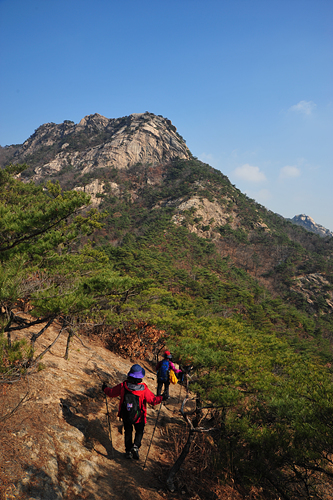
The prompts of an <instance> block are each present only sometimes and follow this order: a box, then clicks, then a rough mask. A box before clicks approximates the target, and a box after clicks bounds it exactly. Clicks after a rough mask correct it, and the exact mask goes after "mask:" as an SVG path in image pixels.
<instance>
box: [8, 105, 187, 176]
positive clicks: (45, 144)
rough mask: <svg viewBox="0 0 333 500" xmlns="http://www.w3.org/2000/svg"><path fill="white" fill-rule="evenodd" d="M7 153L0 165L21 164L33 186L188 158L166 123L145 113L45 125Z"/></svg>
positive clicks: (183, 145) (97, 117)
mask: <svg viewBox="0 0 333 500" xmlns="http://www.w3.org/2000/svg"><path fill="white" fill-rule="evenodd" d="M11 148H12V149H10V150H7V149H8V148H7V149H6V154H3V155H0V161H1V158H3V162H6V164H7V163H9V162H12V163H24V162H26V163H27V164H28V165H30V166H31V167H32V168H33V171H32V172H29V178H30V179H32V180H34V181H40V180H42V179H43V180H45V178H47V177H55V176H56V177H57V176H61V175H64V174H66V173H68V172H69V171H74V172H75V175H76V177H81V176H82V175H84V174H88V175H89V174H90V173H91V172H93V171H96V170H98V169H104V168H110V169H111V168H116V169H118V170H121V169H126V168H127V167H130V166H132V165H135V164H137V163H142V164H150V165H153V166H154V165H156V164H159V163H161V162H162V161H163V162H166V161H168V160H172V159H174V158H177V157H179V158H181V159H189V158H190V157H191V153H190V151H189V149H188V147H187V146H186V144H185V141H184V139H183V138H182V137H181V136H180V135H179V134H178V133H177V129H176V127H175V126H173V125H172V123H171V121H170V120H168V119H166V118H163V117H162V116H156V115H154V114H152V113H148V112H146V113H142V114H132V115H130V116H126V117H123V118H117V119H108V118H105V117H104V116H101V115H99V114H97V113H96V114H94V115H89V116H86V117H84V118H82V120H81V121H80V122H79V123H78V124H75V123H74V122H71V121H69V120H65V121H64V122H63V123H62V124H60V125H57V124H55V123H46V124H44V125H42V126H40V127H39V128H38V129H37V130H36V131H35V133H34V134H33V135H32V136H31V137H30V138H29V139H28V140H27V141H25V142H24V144H23V145H21V146H18V147H17V149H16V150H15V152H14V153H13V147H12V146H11ZM1 149H3V150H5V148H1ZM10 152H11V153H12V156H11V157H10V154H9V153H10ZM0 166H4V165H0ZM78 184H80V183H79V182H78Z"/></svg>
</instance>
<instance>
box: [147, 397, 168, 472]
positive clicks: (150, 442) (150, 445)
mask: <svg viewBox="0 0 333 500" xmlns="http://www.w3.org/2000/svg"><path fill="white" fill-rule="evenodd" d="M162 404H163V401H161V404H160V408H159V410H158V414H157V418H156V422H155V427H154V430H153V434H152V436H151V440H150V444H149V448H148V451H147V456H146V460H145V463H144V464H143V469H144V468H145V467H146V462H147V458H148V455H149V452H150V447H151V443H152V442H153V437H154V434H155V429H156V426H157V421H158V417H159V416H160V411H161V408H162Z"/></svg>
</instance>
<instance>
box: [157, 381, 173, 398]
mask: <svg viewBox="0 0 333 500" xmlns="http://www.w3.org/2000/svg"><path fill="white" fill-rule="evenodd" d="M163 384H164V392H165V394H166V396H167V397H169V385H170V382H169V380H168V381H167V382H162V381H161V380H157V396H161V394H162V387H163Z"/></svg>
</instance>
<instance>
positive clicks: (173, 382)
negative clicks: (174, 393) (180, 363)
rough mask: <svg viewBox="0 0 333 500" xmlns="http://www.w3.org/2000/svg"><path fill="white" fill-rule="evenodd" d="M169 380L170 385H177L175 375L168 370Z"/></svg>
mask: <svg viewBox="0 0 333 500" xmlns="http://www.w3.org/2000/svg"><path fill="white" fill-rule="evenodd" d="M169 380H170V382H171V384H177V382H178V378H177V377H176V374H175V372H174V371H173V370H170V372H169Z"/></svg>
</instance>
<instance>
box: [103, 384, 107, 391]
mask: <svg viewBox="0 0 333 500" xmlns="http://www.w3.org/2000/svg"><path fill="white" fill-rule="evenodd" d="M105 387H107V384H106V383H105V382H103V385H102V391H103V392H104V389H105Z"/></svg>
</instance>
